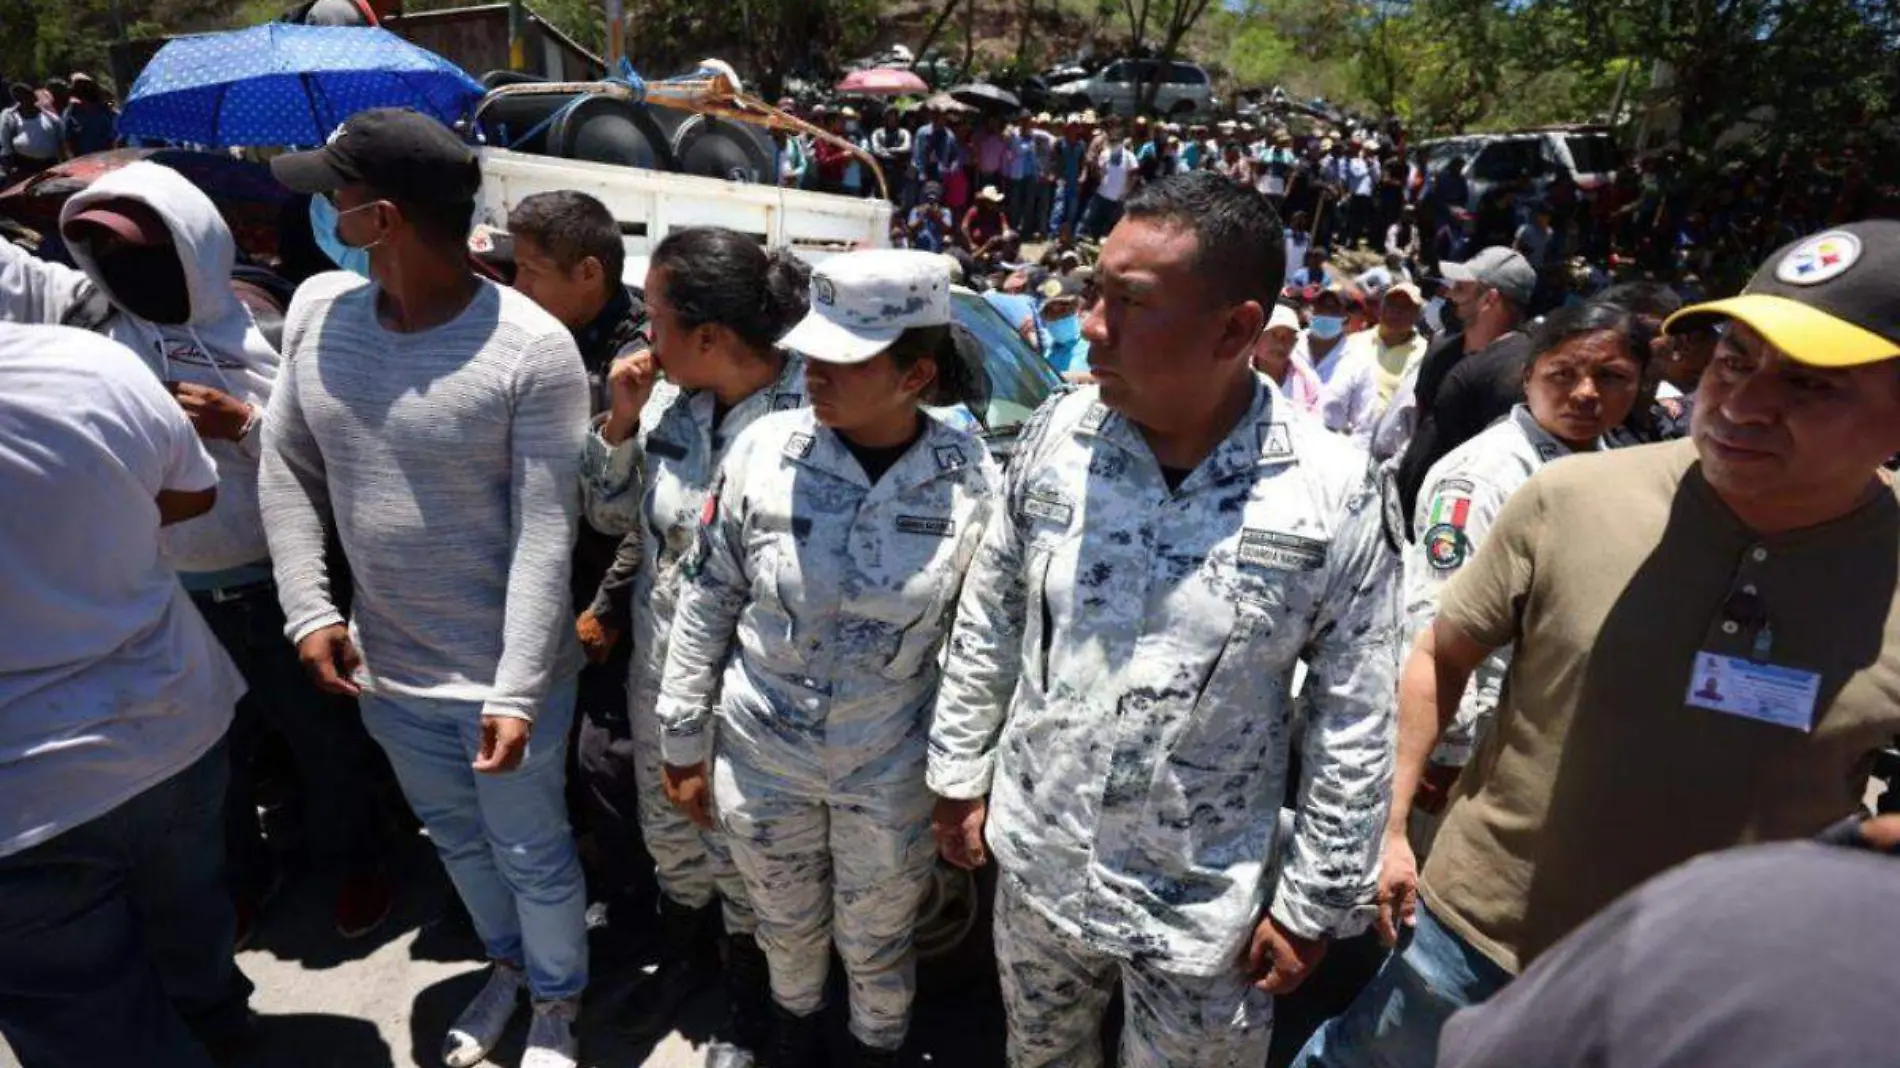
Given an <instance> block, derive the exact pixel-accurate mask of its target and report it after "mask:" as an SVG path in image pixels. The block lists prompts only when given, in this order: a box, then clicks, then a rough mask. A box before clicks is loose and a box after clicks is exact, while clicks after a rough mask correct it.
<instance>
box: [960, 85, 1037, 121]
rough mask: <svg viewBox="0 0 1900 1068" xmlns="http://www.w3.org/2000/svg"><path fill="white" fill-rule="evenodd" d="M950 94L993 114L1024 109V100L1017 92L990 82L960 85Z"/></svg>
mask: <svg viewBox="0 0 1900 1068" xmlns="http://www.w3.org/2000/svg"><path fill="white" fill-rule="evenodd" d="M950 95H951V96H952V97H955V98H956V99H958V100H960V101H962V102H963V103H965V104H968V105H970V106H971V107H973V108H975V109H977V110H978V111H984V112H989V113H991V114H998V115H1014V114H1016V113H1017V112H1019V111H1021V110H1022V109H1023V102H1022V101H1021V100H1019V99H1017V97H1016V94H1015V93H1012V92H1010V91H1009V90H1007V89H1002V88H998V87H997V86H994V85H991V84H989V83H988V82H971V83H970V84H969V85H959V86H957V87H956V88H955V89H952V90H950Z"/></svg>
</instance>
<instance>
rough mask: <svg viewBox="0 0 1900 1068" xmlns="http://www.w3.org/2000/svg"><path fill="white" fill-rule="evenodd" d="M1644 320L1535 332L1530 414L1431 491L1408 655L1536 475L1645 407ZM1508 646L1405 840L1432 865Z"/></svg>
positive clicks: (1485, 722) (1447, 470) (1408, 568)
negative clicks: (1444, 815) (1450, 796)
mask: <svg viewBox="0 0 1900 1068" xmlns="http://www.w3.org/2000/svg"><path fill="white" fill-rule="evenodd" d="M1643 333H1644V330H1643V327H1642V325H1641V320H1640V319H1638V318H1637V317H1636V316H1635V315H1634V314H1633V313H1631V312H1630V311H1628V310H1627V309H1624V308H1621V307H1619V306H1617V305H1615V304H1606V303H1601V302H1599V303H1594V304H1580V305H1577V306H1576V307H1572V308H1565V309H1564V310H1562V311H1560V312H1557V313H1556V314H1554V315H1552V316H1551V317H1550V318H1549V319H1546V320H1544V321H1543V322H1542V323H1540V324H1539V325H1538V327H1537V329H1536V330H1535V331H1533V332H1532V337H1531V342H1532V345H1533V348H1532V351H1533V352H1535V353H1536V355H1535V356H1533V357H1532V358H1531V363H1530V366H1528V367H1526V368H1525V369H1524V393H1525V397H1526V400H1527V403H1525V404H1520V405H1518V406H1517V407H1516V408H1514V409H1512V411H1511V414H1510V415H1508V416H1506V417H1505V418H1503V419H1500V420H1498V421H1497V422H1496V423H1493V424H1492V425H1491V428H1490V429H1488V430H1486V431H1485V432H1484V433H1482V434H1479V435H1478V436H1477V437H1475V438H1472V439H1471V440H1470V441H1467V442H1465V443H1464V444H1463V445H1460V446H1458V447H1457V448H1456V449H1453V450H1452V451H1451V452H1449V453H1447V454H1446V455H1445V458H1444V459H1442V460H1440V461H1438V462H1437V463H1436V464H1434V465H1432V469H1431V472H1430V473H1429V474H1427V475H1426V476H1425V482H1424V490H1425V491H1424V492H1423V493H1420V494H1419V497H1418V512H1417V515H1415V516H1414V517H1413V521H1412V530H1413V532H1414V533H1415V534H1416V535H1417V538H1416V540H1415V541H1414V542H1412V543H1411V544H1408V545H1407V546H1406V547H1405V617H1406V626H1405V634H1404V636H1403V638H1404V642H1405V644H1404V646H1403V647H1402V648H1404V649H1409V648H1410V647H1411V644H1412V641H1413V640H1414V639H1416V638H1417V636H1418V632H1419V631H1420V630H1422V629H1424V628H1425V627H1428V626H1430V625H1431V622H1432V617H1434V616H1436V615H1437V614H1438V596H1439V594H1440V593H1442V592H1443V591H1444V588H1445V583H1447V582H1449V581H1450V580H1451V577H1452V576H1453V575H1455V574H1457V573H1458V571H1459V569H1460V568H1462V567H1464V566H1465V563H1466V562H1467V561H1468V560H1470V559H1471V557H1472V555H1473V554H1474V553H1476V552H1477V551H1478V546H1479V544H1480V543H1481V542H1483V540H1484V536H1485V534H1486V533H1487V532H1488V531H1489V530H1490V529H1491V523H1492V521H1493V520H1495V519H1496V518H1497V517H1498V512H1499V511H1500V510H1501V509H1503V507H1504V502H1505V501H1506V500H1508V499H1509V498H1510V496H1511V494H1512V493H1513V492H1515V491H1516V490H1517V487H1519V486H1521V485H1523V484H1524V483H1525V482H1527V481H1529V480H1530V477H1531V475H1533V474H1535V473H1536V472H1537V469H1538V468H1540V467H1542V466H1544V465H1545V464H1547V463H1549V462H1550V461H1552V460H1555V459H1557V458H1559V457H1562V456H1568V455H1570V454H1571V453H1573V452H1589V451H1591V450H1594V449H1596V448H1598V447H1599V443H1600V439H1601V438H1602V437H1603V436H1604V435H1605V434H1607V433H1609V432H1610V431H1612V430H1614V429H1615V428H1616V427H1619V426H1621V425H1623V420H1624V419H1625V418H1627V417H1628V416H1629V413H1630V408H1631V407H1632V406H1633V405H1634V404H1635V403H1636V399H1637V396H1638V394H1639V393H1640V392H1641V389H1640V386H1641V383H1642V377H1643V365H1644V363H1645V362H1646V361H1647V359H1648V356H1649V338H1648V337H1647V336H1639V335H1641V334H1643ZM1510 665H1511V650H1510V649H1509V647H1506V648H1503V649H1499V650H1496V651H1495V652H1493V653H1492V654H1491V655H1490V656H1489V657H1487V658H1486V659H1485V662H1484V663H1483V664H1482V665H1481V666H1479V668H1478V670H1477V671H1476V672H1475V673H1474V674H1473V677H1472V680H1471V685H1470V687H1469V688H1467V689H1466V690H1465V697H1464V700H1463V701H1462V702H1460V703H1459V706H1458V715H1457V718H1456V719H1455V720H1454V721H1453V722H1452V725H1451V727H1450V728H1449V729H1447V730H1446V731H1445V734H1444V737H1442V738H1441V739H1439V742H1438V747H1437V748H1436V749H1434V750H1433V751H1432V756H1431V763H1430V765H1429V766H1428V767H1427V768H1426V773H1425V778H1424V780H1423V782H1422V784H1421V789H1420V796H1419V797H1418V799H1417V800H1415V801H1414V802H1413V804H1412V812H1411V821H1410V823H1409V824H1408V827H1407V830H1408V833H1409V835H1410V837H1411V840H1412V849H1413V850H1414V851H1415V852H1416V853H1417V854H1418V859H1419V860H1420V861H1421V862H1422V861H1423V860H1424V857H1425V853H1426V851H1427V850H1428V849H1429V847H1430V845H1431V840H1432V837H1433V836H1434V835H1435V834H1436V833H1437V831H1438V814H1439V813H1440V812H1441V811H1442V810H1443V806H1444V802H1445V793H1446V791H1448V790H1450V788H1451V785H1452V783H1453V782H1455V781H1456V780H1457V778H1458V773H1459V771H1460V770H1461V769H1463V768H1464V766H1465V762H1466V761H1467V760H1469V759H1470V757H1471V753H1472V750H1473V749H1475V748H1476V747H1477V744H1478V741H1479V739H1480V738H1481V736H1482V735H1483V733H1484V730H1485V728H1486V727H1487V726H1489V724H1490V720H1491V714H1492V713H1493V712H1495V711H1496V709H1497V703H1498V694H1499V692H1500V691H1501V689H1502V688H1503V686H1504V673H1505V671H1506V670H1507V669H1508V668H1509V667H1510Z"/></svg>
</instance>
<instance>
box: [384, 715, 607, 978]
mask: <svg viewBox="0 0 1900 1068" xmlns="http://www.w3.org/2000/svg"><path fill="white" fill-rule="evenodd" d="M574 689H575V682H574V680H573V679H571V678H570V679H567V680H564V681H562V682H560V683H557V684H556V685H555V686H554V688H553V690H552V692H550V693H549V694H548V698H547V701H546V703H545V704H543V705H542V706H541V711H540V713H539V714H538V715H537V716H536V717H535V721H534V733H533V735H532V737H531V738H530V740H529V742H528V753H527V756H526V757H524V758H523V759H522V761H521V765H520V766H519V767H517V768H515V770H513V771H509V772H504V773H502V774H500V775H488V774H484V773H482V772H479V771H476V770H475V769H474V768H473V767H471V766H470V765H471V764H473V762H474V760H475V755H476V753H477V751H478V750H479V749H480V747H481V705H480V703H479V702H473V701H435V700H429V699H426V698H416V697H397V696H392V695H387V694H376V695H371V694H367V693H366V694H364V695H363V698H362V707H363V725H364V726H366V727H368V728H369V733H370V736H371V737H373V738H375V739H376V741H377V743H378V744H380V745H381V746H382V747H383V751H384V752H386V753H388V754H389V762H390V764H391V765H392V766H393V767H394V768H395V769H396V781H397V782H399V783H401V784H402V792H403V796H404V797H406V798H408V800H409V807H410V808H412V809H414V810H415V813H416V818H417V819H420V820H421V821H422V824H423V826H425V827H427V828H428V829H429V838H430V840H431V841H433V842H435V848H436V851H437V852H439V853H440V854H441V855H442V864H443V866H444V867H446V868H448V870H449V878H450V879H451V880H453V881H454V883H455V889H456V892H457V893H459V894H461V896H462V904H464V905H466V906H467V907H468V914H469V917H470V919H472V920H473V921H474V923H475V933H476V934H477V935H479V936H480V937H481V940H482V945H483V946H484V947H486V949H487V951H488V956H489V957H490V958H491V959H493V960H504V961H508V962H509V963H511V964H517V965H521V966H523V967H525V968H526V969H527V972H528V988H529V990H530V991H531V992H532V993H533V994H534V997H535V998H536V999H537V1000H542V1001H551V1000H555V999H558V998H571V997H577V996H579V994H580V992H581V990H582V989H583V988H585V987H586V986H587V933H586V921H585V916H586V911H587V892H586V888H585V887H584V886H583V884H582V880H581V865H580V859H579V857H578V856H577V855H576V853H575V851H574V835H573V832H571V831H570V830H568V825H567V796H566V792H565V783H564V778H565V773H566V769H567V739H568V727H569V725H570V724H571V723H572V722H573V719H574Z"/></svg>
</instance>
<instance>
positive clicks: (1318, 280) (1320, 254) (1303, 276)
mask: <svg viewBox="0 0 1900 1068" xmlns="http://www.w3.org/2000/svg"><path fill="white" fill-rule="evenodd" d="M1286 284H1287V285H1288V286H1291V287H1292V288H1294V289H1305V288H1307V287H1308V286H1319V287H1321V288H1322V289H1323V288H1325V287H1326V286H1329V285H1332V284H1333V276H1332V274H1331V273H1330V272H1328V271H1327V270H1326V250H1325V249H1322V248H1320V247H1319V246H1317V245H1315V246H1313V247H1311V248H1308V249H1307V250H1306V263H1305V265H1304V266H1302V267H1301V268H1300V269H1299V270H1297V271H1294V272H1293V275H1292V277H1290V278H1288V279H1287V280H1286Z"/></svg>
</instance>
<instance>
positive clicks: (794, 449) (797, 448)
mask: <svg viewBox="0 0 1900 1068" xmlns="http://www.w3.org/2000/svg"><path fill="white" fill-rule="evenodd" d="M816 440H817V439H815V438H813V437H812V436H811V435H810V434H793V435H792V436H791V437H790V438H788V439H786V441H785V455H787V456H790V457H791V458H792V459H794V460H803V459H804V458H805V457H807V456H810V455H811V447H812V445H813V444H814V443H815V441H816Z"/></svg>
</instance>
